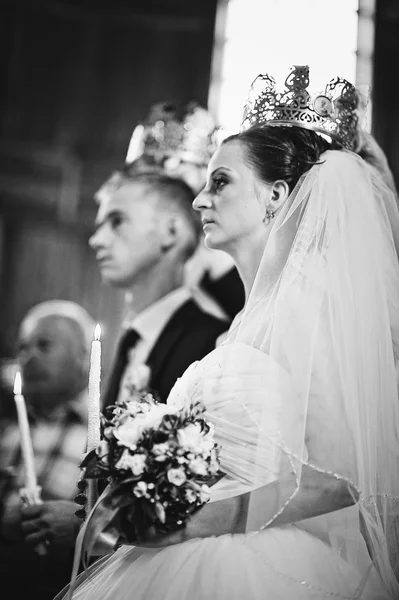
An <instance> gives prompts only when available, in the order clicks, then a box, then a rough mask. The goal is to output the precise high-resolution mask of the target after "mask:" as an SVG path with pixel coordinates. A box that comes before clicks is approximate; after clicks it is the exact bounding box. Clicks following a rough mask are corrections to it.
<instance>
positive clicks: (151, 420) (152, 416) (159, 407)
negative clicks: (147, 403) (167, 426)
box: [144, 404, 175, 429]
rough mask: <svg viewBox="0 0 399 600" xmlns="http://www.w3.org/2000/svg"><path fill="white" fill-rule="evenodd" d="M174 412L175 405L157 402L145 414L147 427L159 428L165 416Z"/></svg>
mask: <svg viewBox="0 0 399 600" xmlns="http://www.w3.org/2000/svg"><path fill="white" fill-rule="evenodd" d="M174 412H175V409H174V407H171V406H167V405H166V404H155V405H154V406H152V407H151V410H150V411H148V412H147V414H146V415H145V416H144V425H145V428H148V429H158V427H159V425H160V424H161V421H162V419H163V418H164V416H165V415H167V414H173V413H174Z"/></svg>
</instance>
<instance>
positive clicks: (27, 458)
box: [14, 371, 37, 494]
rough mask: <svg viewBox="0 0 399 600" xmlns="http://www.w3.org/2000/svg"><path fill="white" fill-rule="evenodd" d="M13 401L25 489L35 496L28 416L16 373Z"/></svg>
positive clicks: (34, 474) (34, 473)
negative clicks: (15, 409)
mask: <svg viewBox="0 0 399 600" xmlns="http://www.w3.org/2000/svg"><path fill="white" fill-rule="evenodd" d="M14 400H15V405H16V407H17V414H18V424H19V432H20V436H21V449H22V457H23V460H24V465H25V479H26V481H25V487H26V489H27V490H28V492H29V493H32V494H36V491H37V481H36V471H35V459H34V455H33V447H32V438H31V435H30V429H29V421H28V414H27V412H26V404H25V398H24V397H23V395H22V381H21V374H20V372H19V371H18V372H17V373H16V375H15V379H14Z"/></svg>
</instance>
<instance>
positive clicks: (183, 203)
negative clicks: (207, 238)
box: [118, 163, 201, 260]
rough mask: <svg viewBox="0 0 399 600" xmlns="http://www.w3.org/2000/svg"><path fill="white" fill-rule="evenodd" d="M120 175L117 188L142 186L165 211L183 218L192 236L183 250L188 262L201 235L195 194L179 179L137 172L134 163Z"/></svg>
mask: <svg viewBox="0 0 399 600" xmlns="http://www.w3.org/2000/svg"><path fill="white" fill-rule="evenodd" d="M120 175H121V177H120V180H119V182H118V183H119V187H121V186H122V185H124V184H129V183H138V184H142V185H144V186H146V187H147V188H148V189H150V190H152V191H155V192H156V193H157V196H158V199H159V202H160V203H162V204H163V205H164V206H165V208H166V209H167V210H170V211H175V212H177V213H178V214H180V215H181V216H182V217H183V219H184V221H185V223H186V224H187V226H188V228H189V231H191V234H192V235H191V236H190V240H188V241H187V245H186V248H185V259H186V260H188V258H190V256H192V255H193V253H194V252H195V250H196V248H197V246H198V242H199V238H200V233H201V221H200V218H199V215H198V214H197V213H196V212H195V211H194V209H193V206H192V203H193V201H194V198H195V194H194V191H193V190H192V189H191V187H190V186H189V185H188V184H187V183H186V182H185V181H183V180H182V179H180V178H179V177H172V176H170V175H166V174H165V173H162V172H157V171H153V170H141V169H139V170H137V169H136V168H135V165H134V163H133V164H132V165H126V166H125V167H124V168H123V170H122V171H121V172H120Z"/></svg>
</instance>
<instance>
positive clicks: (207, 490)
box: [201, 483, 211, 502]
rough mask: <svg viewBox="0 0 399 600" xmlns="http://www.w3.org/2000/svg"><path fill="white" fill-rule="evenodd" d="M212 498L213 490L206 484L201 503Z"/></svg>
mask: <svg viewBox="0 0 399 600" xmlns="http://www.w3.org/2000/svg"><path fill="white" fill-rule="evenodd" d="M210 497H211V490H210V488H209V487H208V486H207V485H206V484H205V483H204V484H203V485H202V486H201V502H208V500H209V498H210Z"/></svg>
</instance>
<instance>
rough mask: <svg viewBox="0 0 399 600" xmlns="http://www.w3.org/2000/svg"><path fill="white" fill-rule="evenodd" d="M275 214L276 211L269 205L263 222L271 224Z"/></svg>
mask: <svg viewBox="0 0 399 600" xmlns="http://www.w3.org/2000/svg"><path fill="white" fill-rule="evenodd" d="M275 214H276V213H275V212H274V210H272V209H271V208H269V207H267V208H266V214H265V216H264V218H263V222H264V223H267V224H269V223H270V221H271V220H272V219H274V216H275Z"/></svg>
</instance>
